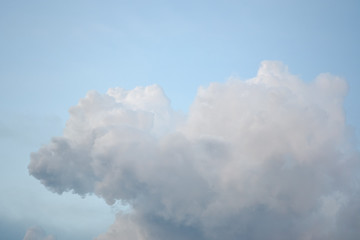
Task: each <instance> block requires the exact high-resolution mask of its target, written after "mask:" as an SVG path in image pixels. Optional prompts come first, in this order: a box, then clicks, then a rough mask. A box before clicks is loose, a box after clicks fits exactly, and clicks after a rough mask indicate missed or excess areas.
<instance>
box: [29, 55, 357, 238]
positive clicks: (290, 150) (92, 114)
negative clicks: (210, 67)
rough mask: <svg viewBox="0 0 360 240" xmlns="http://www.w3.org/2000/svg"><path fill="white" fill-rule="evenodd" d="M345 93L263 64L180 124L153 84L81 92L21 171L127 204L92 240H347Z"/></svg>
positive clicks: (350, 191) (352, 228) (352, 163)
mask: <svg viewBox="0 0 360 240" xmlns="http://www.w3.org/2000/svg"><path fill="white" fill-rule="evenodd" d="M346 92H347V85H346V82H345V81H344V80H343V79H341V78H338V77H335V76H332V75H330V74H321V75H319V76H318V77H317V78H316V79H315V80H314V81H313V82H310V83H306V82H304V81H302V80H301V79H300V78H298V77H297V76H294V75H292V74H290V73H289V71H288V70H287V67H286V66H284V65H283V64H281V63H279V62H270V61H267V62H263V63H262V65H261V67H260V69H259V71H258V74H257V76H256V77H255V78H253V79H249V80H247V81H240V80H237V79H230V80H229V81H227V82H226V83H213V84H210V86H209V87H207V88H200V89H199V91H198V95H197V97H196V99H195V101H194V103H193V105H192V107H191V109H190V111H189V113H188V116H187V117H182V116H180V115H179V114H177V113H175V112H174V111H173V110H172V109H171V107H170V102H169V100H168V99H167V98H166V96H165V95H164V93H163V92H162V90H161V88H160V87H158V86H156V85H154V86H149V87H145V88H143V87H138V88H135V89H134V90H130V91H126V90H123V89H121V88H114V89H110V90H109V91H108V92H107V93H106V94H104V95H101V94H99V93H96V92H90V93H88V94H87V96H86V97H85V98H84V99H82V100H80V102H79V104H78V105H77V106H75V107H73V108H71V109H70V119H69V120H68V123H67V125H66V128H65V130H64V135H63V136H62V137H57V138H54V139H53V140H52V142H51V143H49V144H48V145H46V146H43V147H42V148H41V149H40V150H39V151H38V152H36V153H33V154H32V155H31V162H30V164H29V172H30V174H31V175H33V176H34V177H36V178H38V179H39V180H40V181H41V182H42V183H43V184H44V185H45V186H46V187H48V188H49V189H50V190H52V191H54V192H57V193H62V192H64V191H73V192H74V193H78V194H80V195H86V194H88V193H90V194H91V193H94V194H96V195H98V196H100V197H102V198H103V199H104V200H105V201H106V202H107V203H108V204H113V203H114V202H115V201H116V200H122V201H124V202H126V203H127V204H129V205H130V206H131V211H129V213H123V214H118V216H117V219H116V221H115V223H114V224H113V225H112V226H111V227H110V228H109V230H108V232H107V233H104V234H103V235H101V236H99V237H98V238H97V239H99V240H102V239H110V240H111V239H119V238H121V239H139V240H140V239H146V240H153V239H157V240H159V239H197V240H201V239H210V240H212V239H213V240H215V239H299V240H300V239H349V240H350V239H358V237H359V233H358V232H359V231H358V229H359V224H358V222H359V219H358V216H359V213H360V208H359V204H358V196H359V192H360V191H359V170H360V166H359V159H360V158H359V154H358V152H357V150H356V147H355V146H354V145H353V143H352V142H351V141H350V140H349V139H351V138H352V136H351V134H352V133H351V130H350V129H349V128H348V126H347V125H346V121H345V115H344V110H343V100H344V97H345V95H346Z"/></svg>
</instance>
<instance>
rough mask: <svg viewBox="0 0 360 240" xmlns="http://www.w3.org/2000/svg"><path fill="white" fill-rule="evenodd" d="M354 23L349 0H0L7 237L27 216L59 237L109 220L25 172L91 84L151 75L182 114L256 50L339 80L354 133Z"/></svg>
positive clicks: (250, 68)
mask: <svg viewBox="0 0 360 240" xmlns="http://www.w3.org/2000/svg"><path fill="white" fill-rule="evenodd" d="M359 26H360V2H359V1H358V0H343V1H331V0H312V1H310V0H306V1H300V0H274V1H265V0H253V1H248V0H247V1H241V0H239V1H95V0H87V1H85V0H83V1H56V2H55V1H45V0H43V1H40V0H34V1H17V0H15V1H7V0H0V86H1V88H0V90H1V94H0V103H1V104H0V112H1V116H2V118H1V119H0V142H1V145H0V164H1V168H0V178H1V181H0V191H1V192H2V194H1V196H2V197H1V199H0V223H1V224H0V225H2V226H7V225H9V227H10V226H11V229H14V231H12V230H11V231H12V232H11V231H9V232H8V233H7V234H8V238H7V239H16V238H17V239H19V236H20V238H22V237H23V235H24V233H25V230H26V228H27V227H29V226H32V225H41V226H42V227H43V228H44V229H45V230H46V231H47V232H49V233H53V234H55V235H57V236H58V239H88V238H91V237H95V236H96V235H98V234H99V233H101V232H104V231H105V229H106V228H107V226H108V225H109V224H110V223H111V222H112V221H113V215H114V210H112V209H111V208H110V207H108V206H106V205H105V203H103V201H102V200H100V199H96V198H86V199H81V198H79V197H77V196H71V195H70V194H67V195H66V196H58V195H55V194H53V193H50V192H49V191H47V190H46V189H45V188H44V187H43V186H42V185H40V183H39V182H38V181H37V180H35V179H34V178H32V177H29V176H28V173H27V164H28V162H29V154H30V152H33V151H36V150H37V149H38V148H39V147H40V146H41V145H42V144H45V143H47V142H48V141H49V139H50V138H51V137H53V136H59V135H61V133H62V129H63V127H64V125H65V122H66V120H67V117H68V112H67V111H68V109H69V107H71V106H73V105H75V104H76V103H77V101H78V100H79V99H80V98H82V97H84V96H85V94H86V92H87V91H89V90H97V91H99V92H101V93H104V92H105V91H106V90H107V89H108V88H110V87H116V86H120V87H124V88H127V89H132V88H134V87H135V86H139V85H141V86H145V85H149V84H154V83H156V84H159V85H160V86H161V87H162V88H163V89H164V91H165V93H166V94H167V96H168V97H169V99H170V100H171V102H172V106H173V107H174V108H175V109H177V110H181V111H183V112H184V113H186V112H187V109H188V107H189V106H190V104H191V102H192V101H193V98H194V97H195V94H196V91H197V88H198V87H199V86H201V85H203V86H206V85H208V84H209V83H210V82H223V81H225V80H226V79H227V78H229V77H230V76H238V77H240V78H242V79H247V78H250V77H254V76H255V74H256V72H257V70H258V67H259V65H260V62H261V61H262V60H279V61H282V62H283V63H284V64H286V65H288V66H289V69H290V71H291V72H292V73H293V74H296V75H299V76H300V77H301V78H302V79H304V80H306V81H311V80H312V79H314V78H315V77H316V76H317V75H318V74H319V73H323V72H330V73H332V74H335V75H339V76H341V77H344V78H346V79H347V81H348V84H349V94H348V97H347V98H346V103H345V107H346V116H347V120H348V123H349V124H351V125H352V126H353V127H354V128H355V129H356V131H357V134H358V135H359V133H360V131H359V128H360V108H359V101H360V97H359V96H360V83H359V76H360V67H359V62H360V61H359V58H360V46H359V42H360V31H359ZM74 209H75V210H76V211H79V214H77V213H74ZM2 223H4V224H2ZM43 225H46V226H43ZM69 226H73V228H74V231H73V233H69V232H68V230H69ZM89 226H91V228H90V229H93V230H91V231H88V232H86V233H84V232H83V230H84V229H85V227H86V229H89ZM8 229H10V228H8ZM0 230H1V231H5V228H4V227H2V228H1V229H0ZM1 235H3V234H1Z"/></svg>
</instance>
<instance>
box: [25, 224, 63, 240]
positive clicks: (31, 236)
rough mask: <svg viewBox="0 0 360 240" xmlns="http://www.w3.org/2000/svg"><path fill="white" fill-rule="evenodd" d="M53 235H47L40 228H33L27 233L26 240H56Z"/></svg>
mask: <svg viewBox="0 0 360 240" xmlns="http://www.w3.org/2000/svg"><path fill="white" fill-rule="evenodd" d="M55 239H56V238H55V237H54V236H52V235H47V234H46V233H45V231H44V230H43V229H42V228H40V227H31V228H29V229H28V230H27V231H26V233H25V237H24V240H55Z"/></svg>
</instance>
